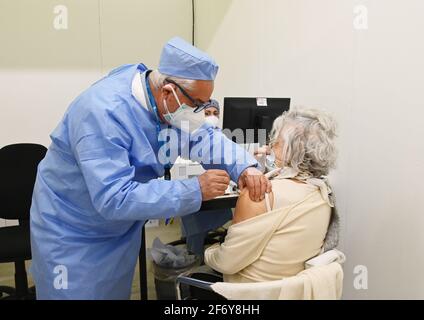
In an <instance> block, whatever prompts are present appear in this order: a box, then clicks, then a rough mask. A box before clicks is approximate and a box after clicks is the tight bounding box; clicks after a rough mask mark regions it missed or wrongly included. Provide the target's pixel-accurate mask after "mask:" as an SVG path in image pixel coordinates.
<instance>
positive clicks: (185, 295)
mask: <svg viewBox="0 0 424 320" xmlns="http://www.w3.org/2000/svg"><path fill="white" fill-rule="evenodd" d="M222 281H223V276H222V274H219V273H218V272H216V271H214V270H208V269H206V270H203V269H202V267H199V268H197V270H194V271H193V272H190V273H189V274H181V275H179V276H178V277H177V279H176V281H175V289H176V292H177V299H178V300H226V299H225V297H223V296H221V295H220V294H218V293H216V292H214V291H213V290H212V287H211V286H212V284H214V283H215V282H222Z"/></svg>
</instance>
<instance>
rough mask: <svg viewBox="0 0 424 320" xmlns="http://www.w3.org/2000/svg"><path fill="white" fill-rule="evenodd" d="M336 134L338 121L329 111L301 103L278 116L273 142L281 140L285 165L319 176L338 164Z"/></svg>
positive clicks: (273, 129)
mask: <svg viewBox="0 0 424 320" xmlns="http://www.w3.org/2000/svg"><path fill="white" fill-rule="evenodd" d="M336 136H337V135H336V122H335V120H334V119H333V118H332V116H330V115H329V114H328V113H327V112H325V111H322V110H318V109H310V108H304V107H297V108H293V109H292V110H290V111H286V112H284V113H283V114H282V115H281V116H279V117H278V118H277V119H275V121H274V124H273V127H272V130H271V133H270V146H271V147H272V146H275V145H276V144H277V143H281V146H282V154H281V155H279V156H280V157H281V159H282V160H283V165H284V166H287V167H291V168H293V169H295V170H298V171H299V175H300V176H306V177H311V176H312V177H316V178H319V177H321V176H325V175H328V173H329V171H330V169H333V168H334V167H335V164H336V158H337V150H336V146H335V142H334V140H335V138H336Z"/></svg>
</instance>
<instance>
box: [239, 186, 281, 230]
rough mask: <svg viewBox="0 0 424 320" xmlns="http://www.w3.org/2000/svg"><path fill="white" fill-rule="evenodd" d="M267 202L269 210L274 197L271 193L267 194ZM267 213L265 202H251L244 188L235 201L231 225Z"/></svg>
mask: <svg viewBox="0 0 424 320" xmlns="http://www.w3.org/2000/svg"><path fill="white" fill-rule="evenodd" d="M269 200H270V205H271V208H272V207H273V203H274V195H273V193H272V192H271V193H270V194H269ZM265 212H267V208H266V202H265V200H262V201H259V202H255V201H252V200H251V199H250V197H249V191H248V190H247V188H245V189H244V190H243V191H242V192H241V193H240V196H239V198H238V200H237V204H236V208H235V211H234V217H233V224H236V223H239V222H242V221H244V220H247V219H250V218H253V217H256V216H258V215H261V214H264V213H265Z"/></svg>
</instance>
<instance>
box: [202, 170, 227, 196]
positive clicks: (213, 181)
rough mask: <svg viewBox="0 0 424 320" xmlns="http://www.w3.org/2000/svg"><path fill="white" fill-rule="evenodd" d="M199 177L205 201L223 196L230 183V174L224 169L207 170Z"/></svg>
mask: <svg viewBox="0 0 424 320" xmlns="http://www.w3.org/2000/svg"><path fill="white" fill-rule="evenodd" d="M198 179H199V184H200V189H201V191H202V200H203V201H208V200H211V199H214V198H216V197H219V196H223V195H224V194H225V190H227V187H228V185H229V183H230V176H229V175H228V173H227V172H226V171H224V170H207V171H206V172H205V173H203V174H202V175H200V176H199V178H198Z"/></svg>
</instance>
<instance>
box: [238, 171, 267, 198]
mask: <svg viewBox="0 0 424 320" xmlns="http://www.w3.org/2000/svg"><path fill="white" fill-rule="evenodd" d="M238 185H239V188H240V190H241V191H243V189H244V188H247V189H248V190H249V197H250V199H251V200H252V201H256V202H258V201H262V200H263V199H264V198H265V193H269V192H271V191H272V185H271V182H270V181H269V180H268V178H267V177H265V175H264V174H263V173H262V172H260V171H259V170H258V169H256V168H254V167H249V168H247V169H246V170H244V171H243V173H242V174H241V175H240V178H239V181H238Z"/></svg>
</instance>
